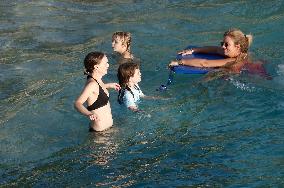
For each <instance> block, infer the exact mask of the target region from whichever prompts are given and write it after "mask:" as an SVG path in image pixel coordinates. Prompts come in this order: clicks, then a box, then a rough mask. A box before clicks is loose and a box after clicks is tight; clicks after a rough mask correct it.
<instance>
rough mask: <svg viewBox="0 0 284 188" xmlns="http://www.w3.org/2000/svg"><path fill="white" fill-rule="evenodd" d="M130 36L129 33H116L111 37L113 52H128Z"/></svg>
mask: <svg viewBox="0 0 284 188" xmlns="http://www.w3.org/2000/svg"><path fill="white" fill-rule="evenodd" d="M130 45H131V34H130V33H129V32H123V31H118V32H115V33H114V34H113V35H112V48H113V51H115V52H118V53H124V52H125V51H128V52H130Z"/></svg>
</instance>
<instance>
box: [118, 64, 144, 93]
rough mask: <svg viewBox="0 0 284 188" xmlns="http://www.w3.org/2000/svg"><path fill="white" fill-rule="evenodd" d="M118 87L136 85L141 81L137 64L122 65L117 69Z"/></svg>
mask: <svg viewBox="0 0 284 188" xmlns="http://www.w3.org/2000/svg"><path fill="white" fill-rule="evenodd" d="M117 78H118V80H119V85H120V86H121V87H122V88H125V87H126V86H127V85H128V84H129V83H130V82H131V83H134V84H137V83H138V82H140V81H141V73H140V69H139V65H138V64H137V63H124V64H121V65H120V66H119V68H118V73H117Z"/></svg>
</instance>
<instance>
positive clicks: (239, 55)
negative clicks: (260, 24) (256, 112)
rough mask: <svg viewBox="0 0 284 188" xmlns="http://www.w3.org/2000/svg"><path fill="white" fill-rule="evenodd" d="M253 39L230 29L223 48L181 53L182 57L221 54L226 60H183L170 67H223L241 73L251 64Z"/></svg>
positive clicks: (222, 44) (225, 36)
mask: <svg viewBox="0 0 284 188" xmlns="http://www.w3.org/2000/svg"><path fill="white" fill-rule="evenodd" d="M252 38H253V37H252V35H245V34H244V33H243V32H242V31H241V30H239V29H230V30H229V31H226V32H225V33H224V38H223V41H222V42H221V46H208V47H201V48H191V49H187V50H183V51H181V52H179V54H182V55H188V54H192V53H205V54H219V55H222V56H224V57H225V58H224V59H218V60H207V59H182V60H180V61H172V62H171V63H170V64H169V66H177V65H188V66H194V67H213V68H218V67H219V68H221V67H222V68H224V69H226V70H227V71H228V72H232V73H240V72H241V70H242V68H243V67H244V66H245V65H246V64H247V63H251V62H250V60H249V55H248V49H249V46H250V45H251V43H252Z"/></svg>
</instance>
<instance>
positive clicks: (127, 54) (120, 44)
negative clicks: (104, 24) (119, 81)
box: [112, 31, 140, 65]
mask: <svg viewBox="0 0 284 188" xmlns="http://www.w3.org/2000/svg"><path fill="white" fill-rule="evenodd" d="M130 47H131V34H130V33H129V32H123V31H117V32H115V33H114V34H113V35H112V48H113V51H114V52H117V55H118V56H117V57H115V58H116V60H117V62H118V64H119V65H121V64H123V63H130V62H132V63H138V64H140V59H138V58H136V57H134V55H133V54H132V53H131V51H130Z"/></svg>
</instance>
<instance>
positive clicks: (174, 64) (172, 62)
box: [169, 61, 179, 67]
mask: <svg viewBox="0 0 284 188" xmlns="http://www.w3.org/2000/svg"><path fill="white" fill-rule="evenodd" d="M178 65H179V62H178V61H171V62H170V63H169V67H174V66H178Z"/></svg>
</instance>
